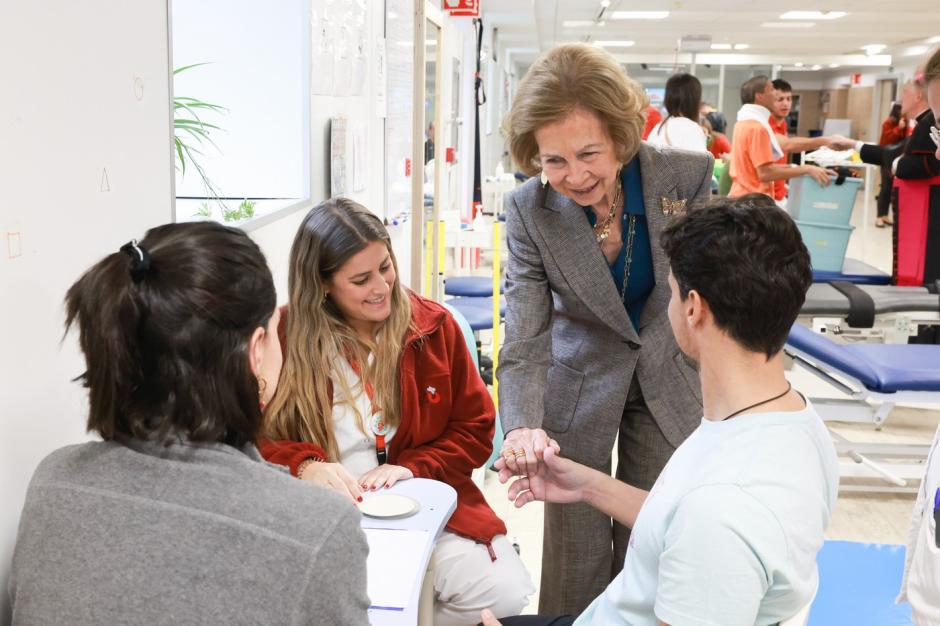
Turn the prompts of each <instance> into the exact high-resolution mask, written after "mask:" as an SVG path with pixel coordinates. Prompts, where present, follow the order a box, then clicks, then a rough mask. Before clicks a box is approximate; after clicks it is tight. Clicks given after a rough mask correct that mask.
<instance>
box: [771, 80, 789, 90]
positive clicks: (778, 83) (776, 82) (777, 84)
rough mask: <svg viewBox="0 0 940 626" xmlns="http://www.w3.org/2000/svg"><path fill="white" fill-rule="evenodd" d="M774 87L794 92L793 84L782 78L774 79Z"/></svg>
mask: <svg viewBox="0 0 940 626" xmlns="http://www.w3.org/2000/svg"><path fill="white" fill-rule="evenodd" d="M773 85H774V89H776V90H777V91H782V92H783V93H793V86H792V85H791V84H790V83H788V82H787V81H785V80H783V79H782V78H775V79H774V81H773Z"/></svg>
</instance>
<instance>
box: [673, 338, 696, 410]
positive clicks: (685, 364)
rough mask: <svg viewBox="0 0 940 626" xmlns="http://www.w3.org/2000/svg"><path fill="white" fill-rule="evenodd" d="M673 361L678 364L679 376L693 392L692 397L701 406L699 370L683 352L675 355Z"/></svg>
mask: <svg viewBox="0 0 940 626" xmlns="http://www.w3.org/2000/svg"><path fill="white" fill-rule="evenodd" d="M672 360H673V362H674V363H675V364H676V369H678V370H679V375H680V376H682V378H683V380H685V383H686V384H687V385H688V386H689V391H691V392H692V395H693V396H695V399H696V400H698V403H699V404H701V403H702V383H701V381H700V380H699V377H698V370H696V369H695V367H694V366H693V365H692V363H691V361H689V359H688V357H686V356H685V355H684V354H683V353H682V351H681V350H680V351H679V352H676V353H675V354H674V355H673V357H672Z"/></svg>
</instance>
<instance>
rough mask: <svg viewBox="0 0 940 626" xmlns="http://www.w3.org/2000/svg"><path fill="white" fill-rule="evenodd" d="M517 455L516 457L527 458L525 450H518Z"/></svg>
mask: <svg viewBox="0 0 940 626" xmlns="http://www.w3.org/2000/svg"><path fill="white" fill-rule="evenodd" d="M515 457H516V458H517V459H524V458H525V450H516V453H515Z"/></svg>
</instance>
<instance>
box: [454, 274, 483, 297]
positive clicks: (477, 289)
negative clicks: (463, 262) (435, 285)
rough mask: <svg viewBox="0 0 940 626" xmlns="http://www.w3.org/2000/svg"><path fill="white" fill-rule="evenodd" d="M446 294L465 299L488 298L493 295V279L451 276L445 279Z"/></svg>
mask: <svg viewBox="0 0 940 626" xmlns="http://www.w3.org/2000/svg"><path fill="white" fill-rule="evenodd" d="M444 293H445V294H446V295H448V296H462V297H464V298H486V297H489V296H492V295H493V277H492V276H451V277H449V278H445V279H444Z"/></svg>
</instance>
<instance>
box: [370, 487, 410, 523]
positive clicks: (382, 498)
mask: <svg viewBox="0 0 940 626" xmlns="http://www.w3.org/2000/svg"><path fill="white" fill-rule="evenodd" d="M358 506H359V511H360V512H361V513H362V514H363V515H368V516H369V517H378V518H382V519H397V518H402V517H411V516H412V515H414V514H415V513H417V512H418V511H419V510H421V505H420V504H418V501H417V500H415V499H414V498H409V497H408V496H402V495H399V494H397V493H377V494H375V495H374V496H366V498H365V499H364V500H363V501H362V502H360V503H359V504H358Z"/></svg>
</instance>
